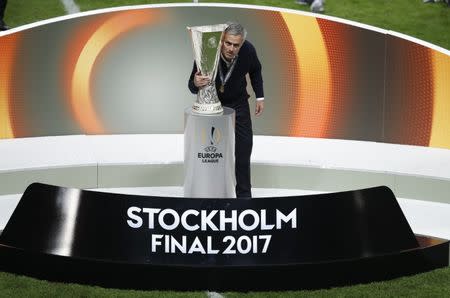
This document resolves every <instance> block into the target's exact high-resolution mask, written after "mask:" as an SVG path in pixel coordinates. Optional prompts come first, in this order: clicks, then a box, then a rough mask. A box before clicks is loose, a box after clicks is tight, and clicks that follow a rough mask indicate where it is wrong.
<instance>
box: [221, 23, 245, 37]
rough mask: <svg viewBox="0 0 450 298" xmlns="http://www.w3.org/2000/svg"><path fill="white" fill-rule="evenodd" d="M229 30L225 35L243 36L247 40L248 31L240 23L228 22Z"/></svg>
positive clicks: (226, 30)
mask: <svg viewBox="0 0 450 298" xmlns="http://www.w3.org/2000/svg"><path fill="white" fill-rule="evenodd" d="M227 25H228V27H227V29H225V34H231V35H241V36H242V38H243V39H244V40H245V39H246V38H247V30H246V29H245V28H244V27H243V26H242V25H241V24H239V23H236V22H227Z"/></svg>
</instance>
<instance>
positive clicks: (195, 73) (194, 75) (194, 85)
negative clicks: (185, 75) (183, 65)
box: [188, 62, 210, 94]
mask: <svg viewBox="0 0 450 298" xmlns="http://www.w3.org/2000/svg"><path fill="white" fill-rule="evenodd" d="M209 82H210V79H209V78H208V76H202V74H201V73H200V71H199V70H197V65H196V64H195V62H194V67H193V69H192V72H191V76H190V77H189V81H188V87H189V90H191V92H192V93H193V94H197V93H198V90H199V88H202V87H205V86H206V85H208V84H209Z"/></svg>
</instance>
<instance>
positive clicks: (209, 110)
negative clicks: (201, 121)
mask: <svg viewBox="0 0 450 298" xmlns="http://www.w3.org/2000/svg"><path fill="white" fill-rule="evenodd" d="M192 112H194V113H197V114H206V115H207V114H220V113H223V108H222V104H221V103H220V102H216V103H206V104H205V103H204V104H199V103H194V105H193V106H192Z"/></svg>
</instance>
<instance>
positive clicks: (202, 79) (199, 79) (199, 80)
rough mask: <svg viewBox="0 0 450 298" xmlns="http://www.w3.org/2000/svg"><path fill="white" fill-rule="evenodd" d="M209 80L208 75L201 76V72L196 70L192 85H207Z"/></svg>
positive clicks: (200, 86)
mask: <svg viewBox="0 0 450 298" xmlns="http://www.w3.org/2000/svg"><path fill="white" fill-rule="evenodd" d="M209 82H210V79H209V78H208V76H202V73H201V72H200V71H197V72H196V73H195V76H194V85H195V87H197V88H202V87H205V86H206V85H208V84H209Z"/></svg>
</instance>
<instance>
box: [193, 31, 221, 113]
mask: <svg viewBox="0 0 450 298" xmlns="http://www.w3.org/2000/svg"><path fill="white" fill-rule="evenodd" d="M226 28H227V25H226V24H217V25H208V26H196V27H188V30H189V32H190V33H191V38H192V48H193V50H194V59H195V63H196V64H197V70H199V71H200V72H201V74H202V75H204V76H208V77H209V79H210V83H209V84H208V85H206V86H205V87H203V88H200V90H199V91H198V93H197V100H196V101H195V103H194V105H193V106H192V111H193V112H196V113H200V114H218V113H222V112H223V108H222V105H221V104H220V101H219V97H218V96H217V90H216V83H215V80H216V75H217V66H218V64H219V57H220V49H221V47H222V35H223V32H224V30H225V29H226Z"/></svg>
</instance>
